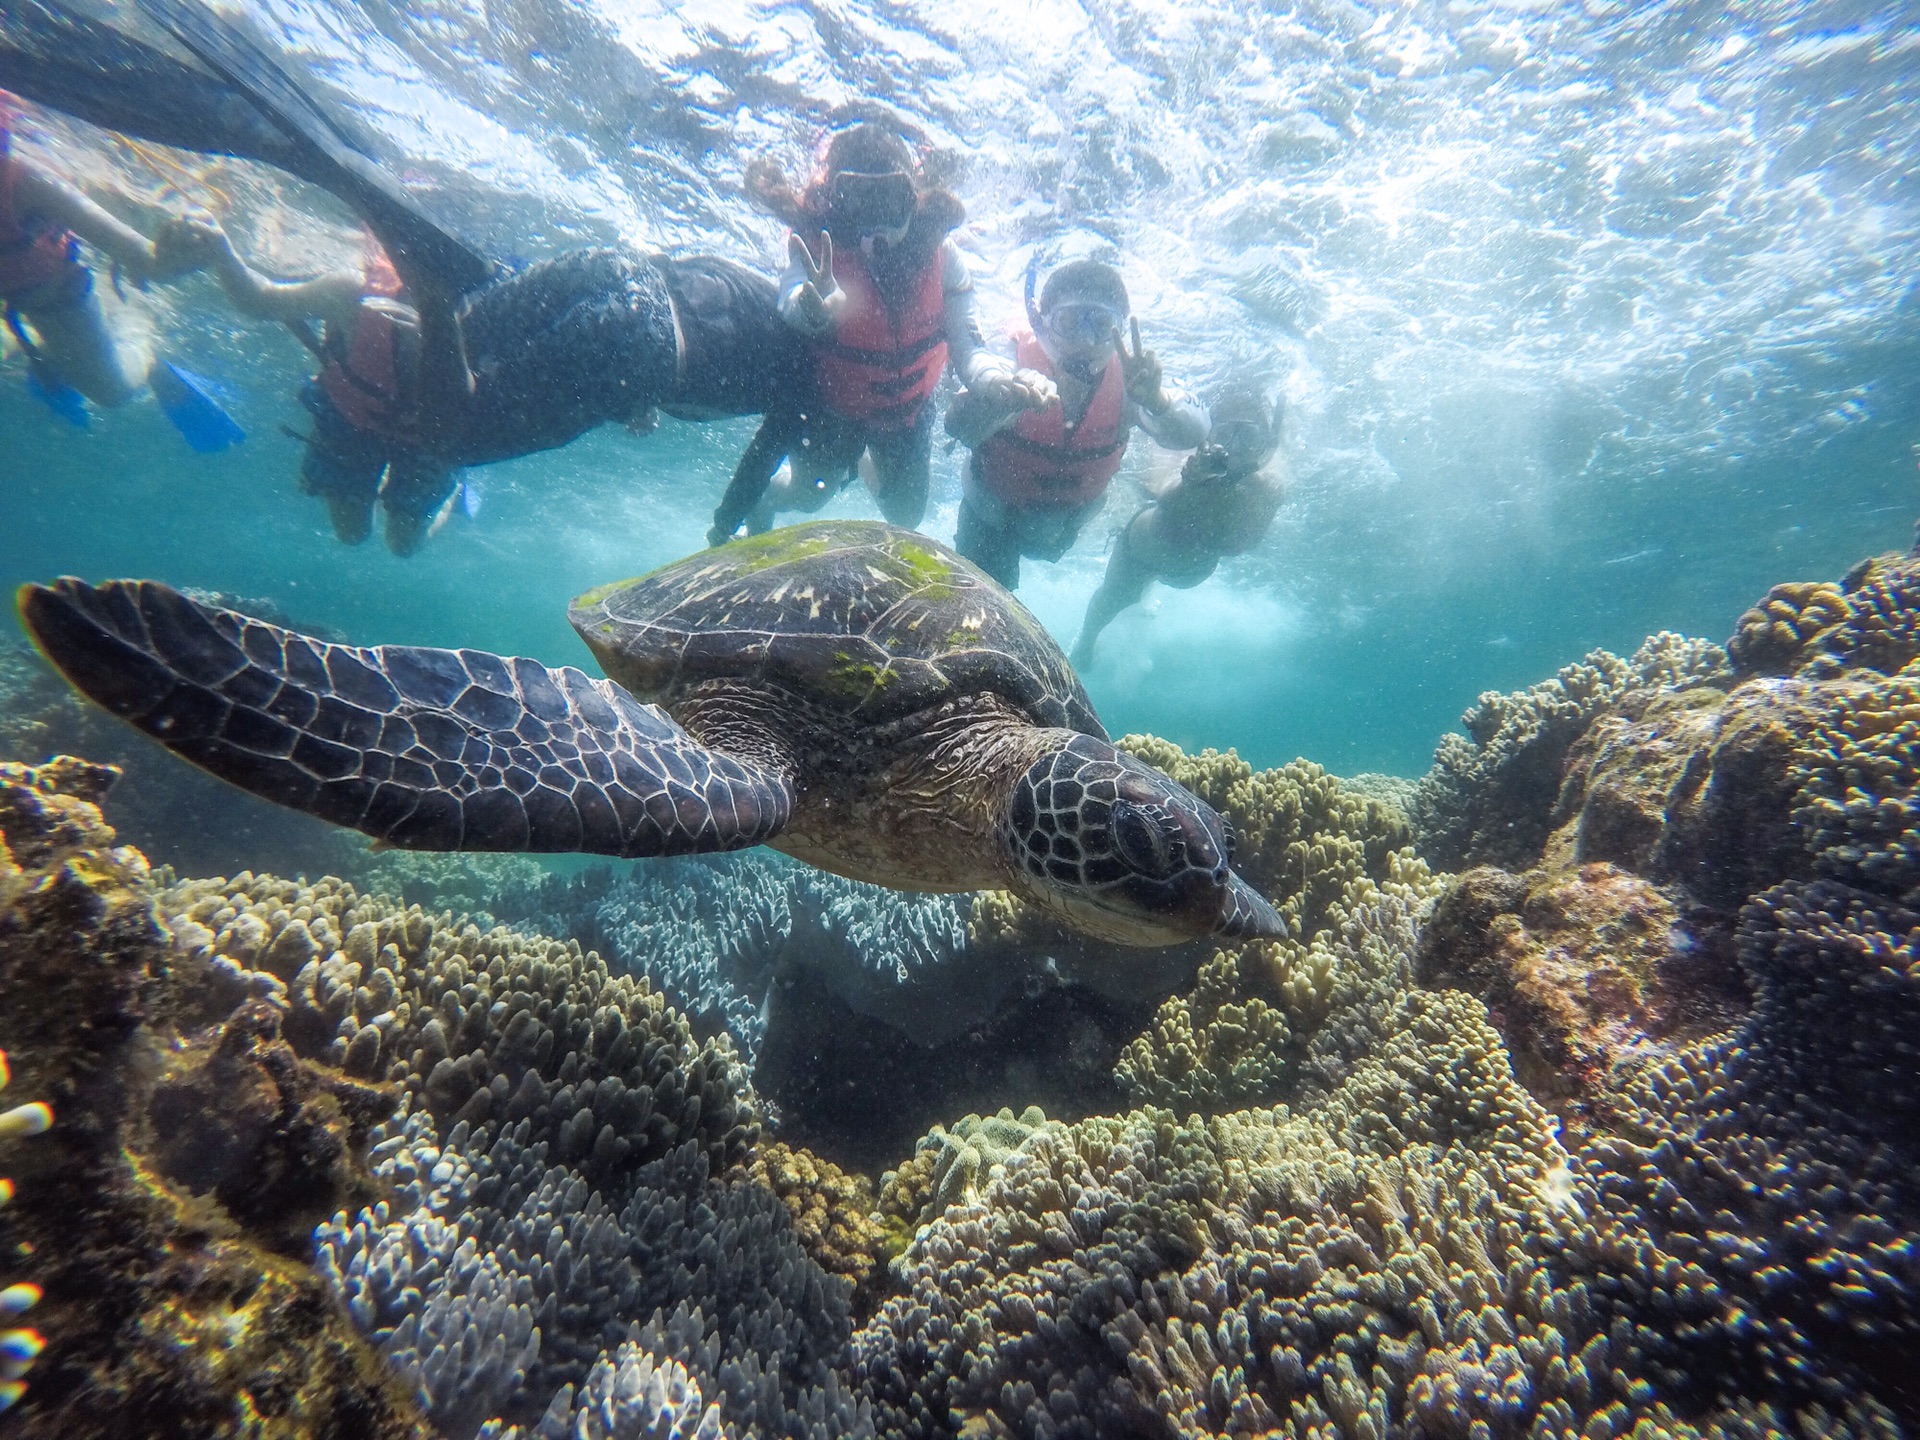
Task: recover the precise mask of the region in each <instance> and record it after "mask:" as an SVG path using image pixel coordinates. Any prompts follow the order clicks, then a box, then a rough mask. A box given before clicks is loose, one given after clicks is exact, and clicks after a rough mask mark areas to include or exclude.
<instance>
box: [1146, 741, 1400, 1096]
mask: <svg viewBox="0 0 1920 1440" xmlns="http://www.w3.org/2000/svg"><path fill="white" fill-rule="evenodd" d="M1129 743H1135V744H1138V745H1139V746H1140V750H1139V751H1138V752H1137V753H1141V754H1142V756H1143V758H1147V759H1150V760H1151V761H1152V763H1154V764H1156V765H1159V766H1160V767H1161V768H1162V769H1165V770H1167V772H1168V773H1169V774H1172V775H1174V776H1175V778H1177V779H1180V780H1181V781H1182V782H1183V783H1185V784H1188V785H1189V786H1193V787H1195V788H1198V789H1200V790H1201V792H1202V793H1208V792H1211V794H1212V795H1213V796H1217V800H1216V803H1217V804H1219V805H1220V806H1221V809H1222V813H1223V814H1225V815H1227V816H1228V817H1229V818H1230V819H1231V820H1232V821H1233V824H1234V826H1235V828H1236V830H1237V832H1238V833H1239V835H1240V837H1241V843H1242V847H1243V850H1242V853H1243V854H1244V855H1245V856H1246V860H1245V867H1244V868H1245V873H1246V874H1247V875H1248V876H1249V878H1252V879H1254V880H1255V881H1256V883H1259V884H1261V885H1262V886H1264V887H1265V889H1266V893H1267V895H1268V896H1269V897H1270V898H1271V899H1272V900H1273V901H1274V903H1275V906H1276V907H1277V908H1278V909H1279V910H1280V913H1281V914H1282V915H1283V916H1284V917H1285V918H1286V920H1287V925H1288V931H1289V933H1288V937H1287V938H1286V939H1284V940H1280V941H1275V942H1254V943H1251V944H1247V945H1241V946H1231V947H1225V948H1221V949H1219V950H1216V951H1215V953H1214V954H1213V955H1212V956H1210V957H1209V958H1208V959H1206V960H1205V961H1204V962H1203V963H1202V964H1201V966H1200V969H1199V972H1198V975H1197V979H1196V983H1195V985H1194V987H1193V988H1192V989H1191V990H1190V991H1188V992H1187V993H1185V994H1181V995H1177V996H1175V997H1173V998H1171V999H1169V1000H1167V1001H1165V1002H1164V1003H1163V1004H1162V1005H1161V1006H1160V1009H1159V1011H1158V1012H1157V1013H1156V1014H1155V1016H1154V1020H1153V1025H1152V1028H1151V1029H1150V1030H1149V1031H1148V1032H1147V1033H1146V1034H1143V1035H1141V1036H1139V1037H1138V1038H1136V1039H1135V1040H1134V1041H1133V1042H1132V1043H1131V1044H1130V1045H1129V1046H1128V1047H1127V1049H1126V1051H1125V1053H1124V1054H1123V1055H1122V1056H1121V1057H1120V1060H1119V1062H1118V1065H1117V1067H1116V1078H1117V1079H1118V1080H1119V1082H1120V1084H1121V1085H1122V1086H1123V1087H1124V1089H1125V1090H1126V1091H1127V1093H1128V1095H1129V1096H1130V1097H1131V1098H1132V1099H1133V1100H1134V1101H1135V1102H1136V1103H1148V1104H1154V1105H1163V1106H1170V1107H1176V1108H1179V1109H1181V1110H1183V1111H1184V1110H1201V1111H1215V1110H1220V1109H1223V1108H1229V1107H1234V1106H1244V1105H1251V1104H1260V1103H1266V1102H1269V1101H1271V1100H1273V1099H1274V1098H1276V1097H1278V1096H1279V1095H1280V1094H1282V1093H1283V1092H1284V1091H1285V1090H1286V1088H1287V1087H1288V1086H1289V1085H1290V1084H1291V1083H1292V1082H1293V1080H1294V1078H1295V1075H1296V1072H1297V1071H1298V1070H1299V1068H1300V1067H1301V1066H1302V1065H1306V1066H1308V1067H1310V1068H1312V1067H1316V1066H1319V1067H1321V1068H1324V1065H1325V1063H1326V1062H1325V1061H1324V1060H1323V1059H1321V1058H1318V1057H1319V1051H1320V1048H1322V1047H1323V1044H1324V1043H1325V1042H1323V1040H1322V1037H1321V1033H1320V1032H1321V1031H1322V1030H1323V1029H1324V1028H1326V1027H1328V1026H1329V1025H1331V1027H1332V1031H1333V1032H1334V1034H1337V1033H1338V1032H1339V1031H1340V1030H1341V1029H1342V1028H1343V1027H1344V1026H1345V1025H1346V1024H1347V1023H1348V1019H1349V1017H1348V1016H1347V1014H1346V1011H1347V1010H1348V1009H1349V1008H1350V1007H1351V1006H1354V1005H1357V1004H1362V1003H1364V1001H1363V1000H1362V998H1361V997H1362V996H1363V994H1364V993H1365V987H1366V986H1367V985H1368V984H1371V983H1373V982H1374V980H1375V979H1376V978H1377V977H1376V976H1375V974H1374V973H1373V972H1372V971H1371V970H1366V971H1362V970H1360V969H1355V968H1353V967H1352V966H1348V967H1347V972H1346V973H1342V969H1341V966H1340V964H1339V962H1338V960H1337V955H1338V954H1339V953H1340V952H1341V950H1342V947H1344V949H1345V951H1346V952H1347V953H1349V954H1350V955H1352V956H1368V957H1372V958H1374V959H1378V958H1379V957H1380V955H1381V954H1382V953H1383V947H1382V943H1381V940H1382V935H1381V933H1380V932H1383V931H1391V930H1394V929H1396V928H1397V927H1403V926H1406V925H1410V924H1411V923H1412V919H1413V917H1414V916H1415V915H1416V914H1417V913H1418V911H1419V910H1420V909H1421V907H1422V906H1423V905H1424V903H1425V902H1426V901H1427V900H1429V899H1431V898H1432V896H1433V895H1434V894H1435V893H1437V890H1438V886H1437V884H1436V882H1435V881H1434V880H1433V878H1432V877H1431V876H1430V875H1429V874H1428V872H1427V870H1426V867H1425V866H1424V865H1423V864H1422V863H1421V862H1420V861H1418V860H1417V859H1416V858H1414V855H1413V852H1412V851H1411V849H1407V848H1404V847H1405V843H1406V840H1407V838H1408V832H1407V829H1406V824H1405V821H1404V820H1403V819H1402V818H1401V817H1400V815H1399V813H1398V812H1397V811H1396V810H1394V809H1392V808H1390V807H1388V806H1385V805H1383V804H1382V803H1381V802H1379V801H1377V800H1374V799H1372V798H1369V797H1364V796H1359V795H1355V794H1353V793H1352V792H1350V791H1348V790H1347V789H1345V787H1344V785H1343V782H1341V781H1339V780H1337V779H1335V778H1334V777H1333V776H1331V775H1328V774H1327V773H1326V772H1325V771H1323V770H1321V769H1320V767H1319V766H1317V765H1311V764H1308V763H1307V762H1305V761H1294V762H1293V763H1292V764H1290V765H1286V766H1283V767H1281V768H1279V769H1276V770H1267V771H1261V772H1258V773H1257V774H1256V773H1255V772H1253V771H1252V770H1251V769H1250V768H1249V767H1248V766H1247V765H1246V764H1245V762H1243V761H1241V760H1239V759H1238V757H1236V756H1233V755H1232V754H1230V753H1229V754H1228V755H1225V756H1222V755H1218V754H1217V753H1215V752H1212V751H1207V752H1204V753H1203V754H1201V755H1199V756H1196V757H1192V758H1191V759H1190V758H1189V757H1186V756H1184V755H1182V754H1181V753H1180V752H1179V751H1178V750H1177V749H1175V748H1174V747H1173V746H1171V745H1168V744H1166V742H1164V741H1152V740H1146V739H1142V738H1139V737H1136V738H1135V740H1133V741H1131V742H1129ZM1396 847H1403V848H1396ZM1387 948H1390V947H1387Z"/></svg>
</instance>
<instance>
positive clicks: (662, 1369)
mask: <svg viewBox="0 0 1920 1440" xmlns="http://www.w3.org/2000/svg"><path fill="white" fill-rule="evenodd" d="M703 1406H704V1408H703ZM733 1435H734V1430H733V1427H732V1426H729V1425H725V1424H723V1423H722V1421H721V1419H720V1406H719V1405H718V1404H717V1403H715V1404H712V1405H706V1404H705V1397H703V1396H702V1395H701V1393H700V1384H699V1382H698V1381H697V1380H695V1379H694V1378H693V1376H692V1375H690V1374H688V1373H687V1367H686V1366H684V1365H682V1364H681V1363H680V1362H679V1361H678V1360H663V1361H656V1360H655V1359H654V1357H653V1356H652V1355H651V1354H649V1353H648V1352H647V1351H645V1350H643V1349H641V1348H640V1346H638V1345H637V1344H635V1343H634V1342H633V1341H631V1340H626V1341H622V1342H621V1344H620V1347H619V1349H617V1350H615V1351H614V1353H613V1354H612V1355H610V1356H602V1357H601V1358H600V1359H599V1360H597V1361H596V1362H594V1367H593V1370H592V1372H591V1373H590V1374H589V1375H588V1376H587V1383H586V1384H585V1385H583V1386H581V1387H580V1392H579V1395H578V1397H577V1398H576V1396H575V1394H574V1389H573V1387H572V1386H571V1385H569V1386H567V1387H565V1388H564V1389H562V1390H561V1391H560V1393H559V1394H558V1395H556V1396H554V1400H553V1404H552V1405H551V1406H550V1407H549V1408H548V1410H547V1413H546V1414H545V1415H544V1416H542V1417H541V1420H540V1423H539V1425H537V1426H536V1427H534V1429H533V1430H532V1431H531V1432H529V1431H524V1430H522V1429H521V1428H520V1427H519V1426H518V1425H512V1426H507V1427H505V1428H504V1429H503V1428H502V1427H501V1426H500V1424H499V1423H498V1422H496V1421H490V1422H488V1424H487V1425H486V1426H484V1427H483V1428H482V1430H481V1431H480V1437H481V1440H722V1437H726V1440H732V1436H733Z"/></svg>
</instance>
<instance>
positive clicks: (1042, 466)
mask: <svg viewBox="0 0 1920 1440" xmlns="http://www.w3.org/2000/svg"><path fill="white" fill-rule="evenodd" d="M1013 351H1014V355H1015V357H1016V359H1017V360H1018V363H1019V364H1020V365H1021V366H1022V367H1024V368H1026V369H1028V370H1038V371H1040V372H1041V373H1042V374H1043V375H1048V376H1054V377H1055V378H1058V377H1057V376H1056V375H1055V371H1054V368H1053V360H1052V358H1051V357H1050V356H1049V355H1048V354H1047V352H1046V350H1045V349H1044V348H1042V346H1041V344H1040V342H1039V341H1038V340H1036V339H1034V337H1033V336H1032V335H1030V334H1028V333H1026V332H1025V331H1021V332H1019V333H1018V334H1016V335H1015V336H1014V337H1013ZM1126 453H1127V382H1126V373H1125V371H1123V370H1122V369H1121V366H1120V357H1119V356H1118V355H1115V356H1114V357H1113V358H1112V359H1110V360H1108V361H1107V368H1106V371H1105V373H1104V374H1102V375H1101V377H1100V383H1099V384H1098V385H1096V386H1094V388H1093V396H1092V398H1091V399H1089V400H1088V401H1087V409H1086V413H1085V414H1083V415H1082V416H1081V417H1080V423H1079V424H1078V425H1074V426H1072V427H1069V426H1068V425H1067V416H1066V407H1065V406H1064V405H1049V406H1048V407H1047V408H1046V409H1045V410H1026V411H1022V412H1021V415H1020V418H1019V419H1017V420H1015V421H1014V422H1013V423H1012V424H1011V425H1005V426H1002V427H1001V428H1000V429H998V430H996V431H994V432H993V433H992V434H991V435H989V436H988V437H987V438H986V440H985V441H983V442H982V443H981V445H980V448H979V449H977V450H975V451H974V452H973V464H974V474H975V475H976V476H977V477H978V479H979V481H980V483H981V484H982V485H984V486H985V487H986V488H987V489H988V490H989V491H990V492H992V493H993V494H994V495H997V496H998V497H999V498H1000V499H1002V500H1004V501H1005V502H1006V503H1007V504H1009V505H1011V506H1013V507H1014V508H1015V509H1026V508H1030V507H1034V506H1040V505H1087V504H1091V503H1092V502H1093V501H1095V500H1098V499H1099V498H1100V497H1101V495H1103V494H1105V493H1106V489H1107V485H1108V483H1109V482H1111V481H1112V479H1113V477H1114V475H1115V474H1116V473H1118V471H1119V469H1120V459H1121V457H1122V456H1123V455H1125V454H1126Z"/></svg>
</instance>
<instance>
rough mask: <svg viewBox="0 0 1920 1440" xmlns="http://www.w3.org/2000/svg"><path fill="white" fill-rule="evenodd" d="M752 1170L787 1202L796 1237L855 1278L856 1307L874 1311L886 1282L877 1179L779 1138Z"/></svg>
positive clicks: (834, 1270)
mask: <svg viewBox="0 0 1920 1440" xmlns="http://www.w3.org/2000/svg"><path fill="white" fill-rule="evenodd" d="M747 1173H748V1174H749V1175H750V1176H751V1177H752V1179H753V1180H754V1182H755V1183H756V1184H758V1185H761V1186H764V1187H765V1188H766V1189H768V1190H770V1191H772V1192H773V1193H774V1194H775V1195H777V1196H778V1197H779V1198H780V1203H781V1204H783V1205H785V1206H786V1207H787V1214H788V1215H789V1216H791V1217H792V1220H793V1233H794V1237H795V1238H796V1239H797V1240H799V1242H800V1245H801V1247H802V1248H803V1249H804V1250H805V1251H806V1252H807V1254H808V1255H809V1256H811V1257H812V1259H813V1262H814V1263H815V1264H816V1265H818V1266H819V1267H820V1268H821V1269H822V1270H824V1271H826V1272H827V1273H828V1274H829V1275H843V1276H845V1277H846V1278H847V1279H849V1280H851V1281H852V1282H853V1287H854V1289H853V1299H852V1303H853V1310H854V1313H855V1314H856V1315H861V1314H865V1313H866V1312H868V1311H870V1310H871V1309H872V1308H873V1305H874V1304H875V1303H877V1301H876V1296H877V1293H878V1292H879V1291H880V1290H882V1289H884V1288H885V1285H886V1272H885V1268H884V1266H883V1265H882V1264H881V1261H880V1255H881V1252H882V1250H883V1248H884V1245H885V1234H884V1231H883V1228H882V1225H881V1221H880V1219H879V1218H878V1208H879V1207H878V1203H877V1201H876V1199H875V1197H874V1192H873V1182H872V1181H870V1180H868V1179H867V1177H866V1176H864V1175H853V1174H849V1173H848V1172H846V1171H845V1170H842V1169H841V1168H840V1167H839V1166H838V1165H835V1164H834V1163H833V1162H832V1161H831V1160H825V1159H822V1158H821V1157H820V1156H818V1155H815V1154H813V1153H812V1152H811V1151H807V1150H802V1149H797V1148H795V1147H794V1146H791V1145H785V1144H782V1143H780V1142H779V1141H768V1142H766V1143H764V1144H762V1145H761V1146H760V1147H759V1148H758V1149H756V1150H755V1151H754V1152H753V1164H752V1165H751V1166H750V1167H749V1168H748V1172H747Z"/></svg>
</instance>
